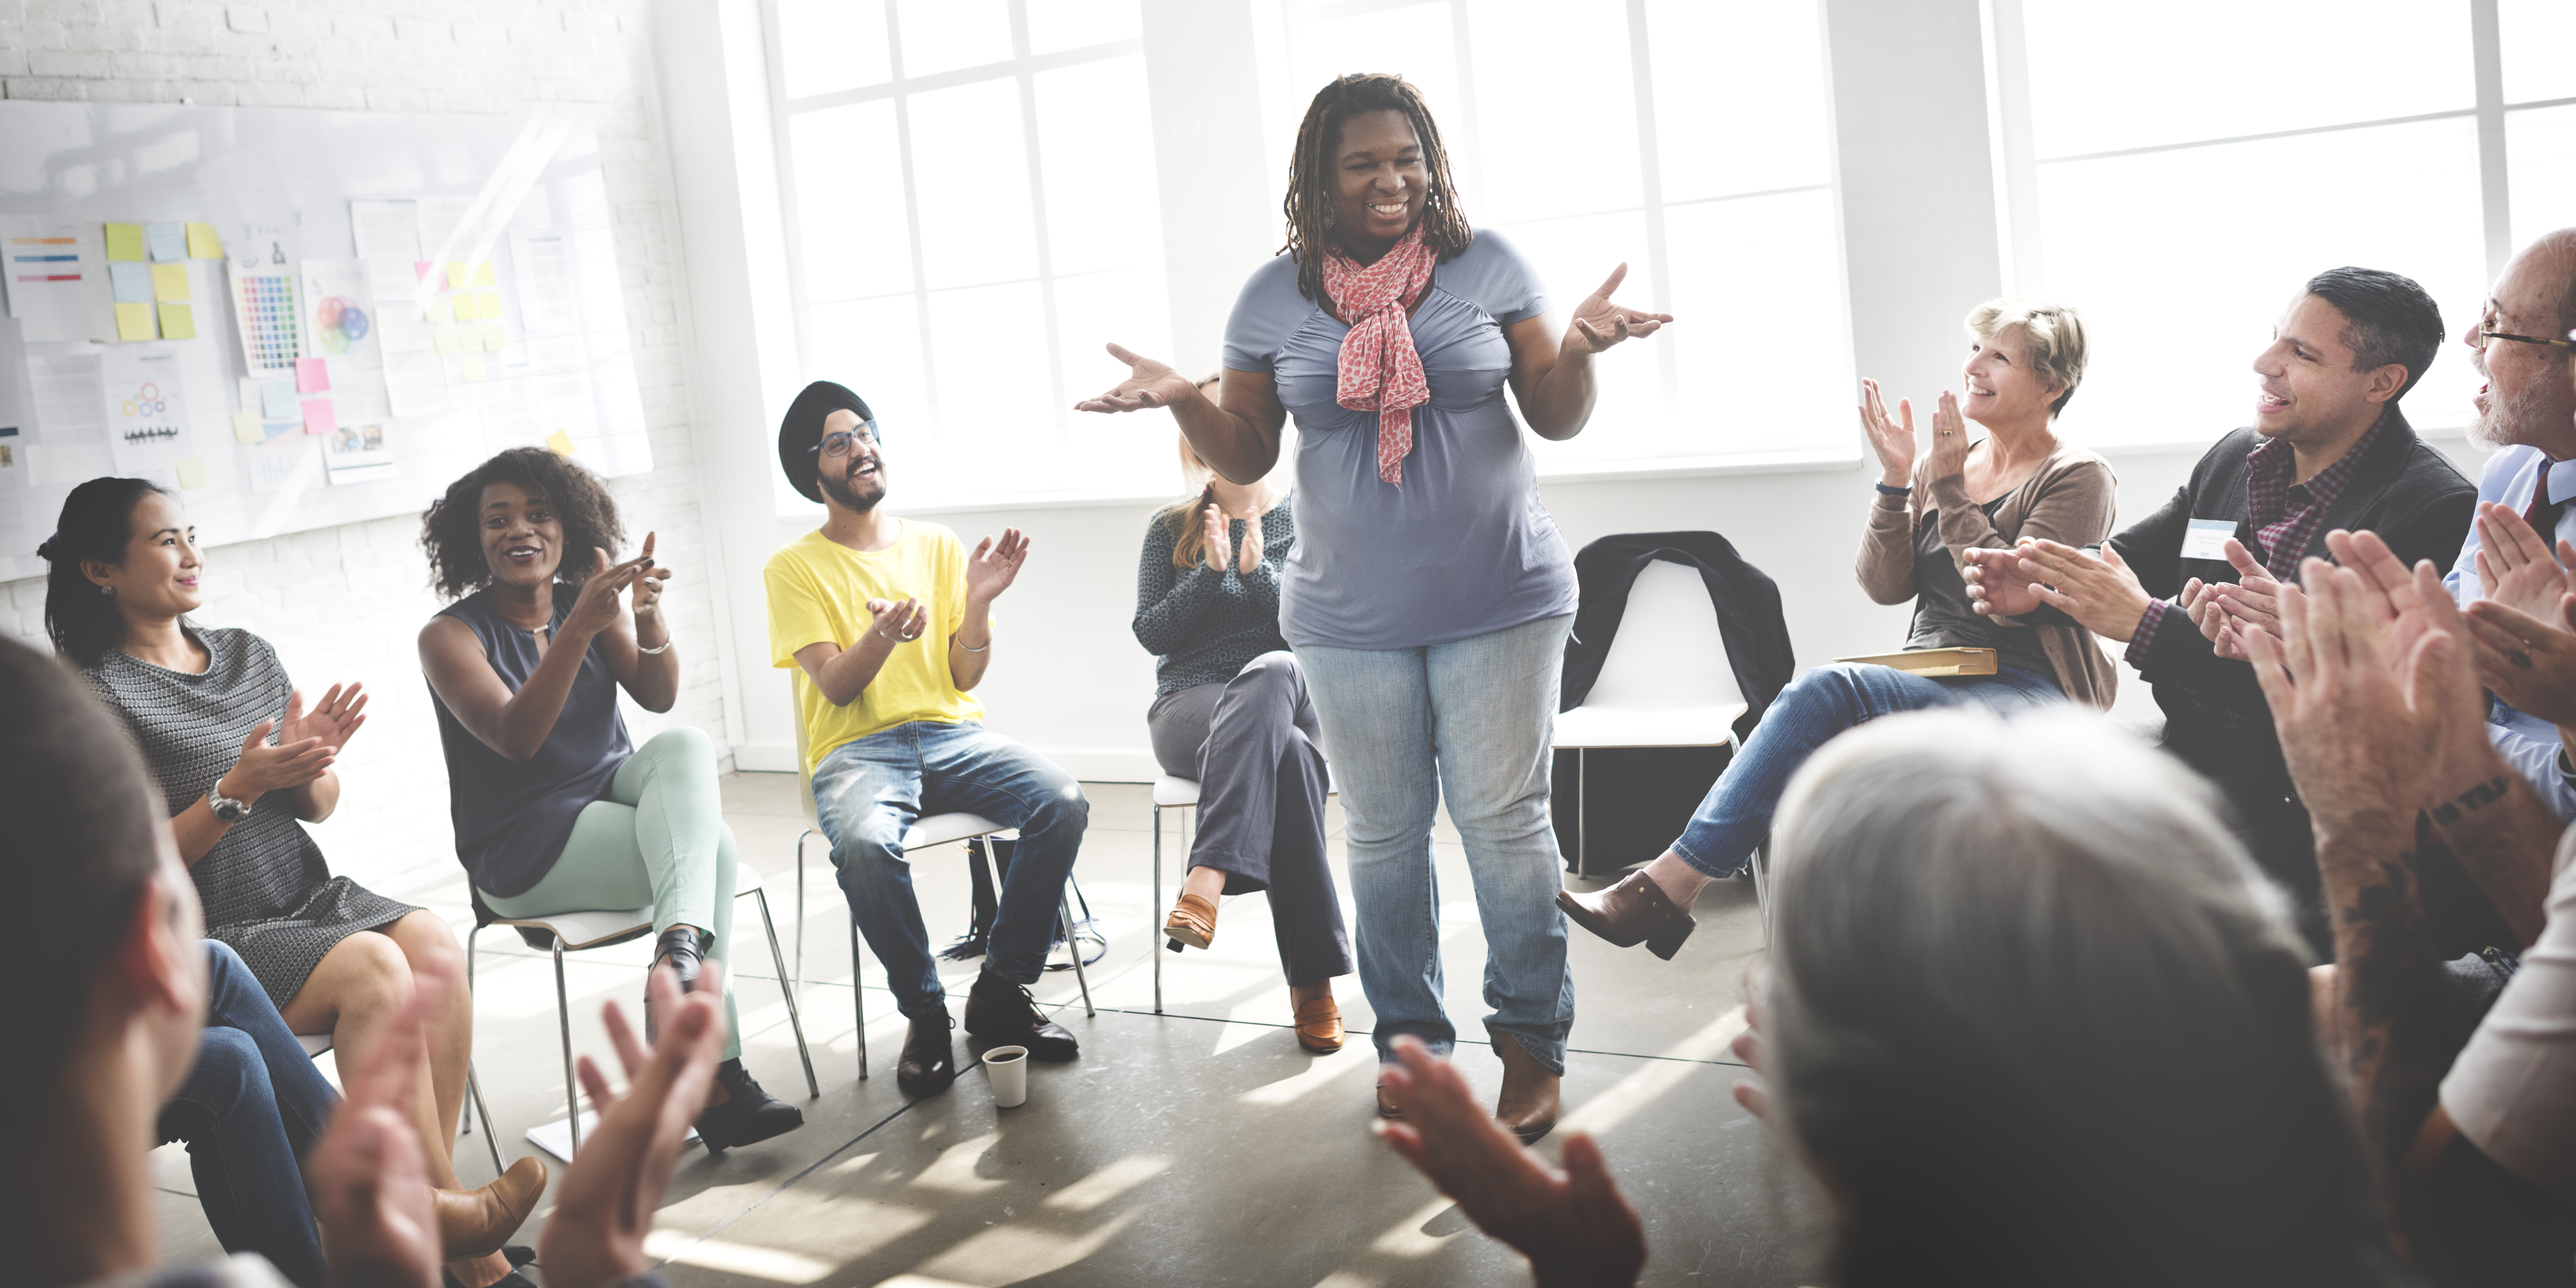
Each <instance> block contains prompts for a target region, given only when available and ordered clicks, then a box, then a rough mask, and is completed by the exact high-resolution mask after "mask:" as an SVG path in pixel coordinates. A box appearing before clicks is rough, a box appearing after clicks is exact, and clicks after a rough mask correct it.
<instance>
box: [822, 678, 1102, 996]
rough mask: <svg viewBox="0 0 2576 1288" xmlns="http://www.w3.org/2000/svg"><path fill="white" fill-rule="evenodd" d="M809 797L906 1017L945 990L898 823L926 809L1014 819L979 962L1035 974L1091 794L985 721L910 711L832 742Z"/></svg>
mask: <svg viewBox="0 0 2576 1288" xmlns="http://www.w3.org/2000/svg"><path fill="white" fill-rule="evenodd" d="M814 807H815V814H816V817H817V818H818V819H819V820H820V821H821V823H822V826H823V835H824V836H826V837H828V838H830V840H831V842H832V866H833V867H835V868H837V869H839V870H840V879H841V892H842V893H843V894H845V895H847V896H849V900H850V915H851V916H853V917H855V918H857V920H858V923H859V934H860V935H862V936H864V937H865V938H866V939H867V941H868V947H869V949H870V950H872V951H874V952H875V953H876V955H877V960H878V961H879V962H881V963H883V964H884V965H885V972H886V984H887V986H888V987H890V988H892V989H893V990H894V995H895V1004H896V1006H897V1007H899V1008H900V1009H901V1010H902V1011H903V1013H904V1014H905V1015H906V1016H921V1015H926V1014H928V1013H929V1012H930V1011H931V1010H932V1009H933V1008H935V1007H942V1006H945V1005H946V1004H947V1003H946V999H947V994H946V992H944V991H943V990H942V989H941V988H940V985H939V971H938V969H937V967H938V963H937V961H936V960H935V959H934V958H933V957H932V956H931V953H930V932H929V931H928V930H927V929H925V928H924V927H923V926H922V923H921V903H920V901H919V900H918V899H916V898H914V897H913V893H912V864H911V863H909V862H907V861H906V860H905V859H904V855H903V834H904V832H905V831H907V830H908V829H910V828H911V826H912V823H913V820H914V819H917V818H919V817H921V816H922V815H924V814H949V813H967V814H981V815H983V816H984V817H986V818H989V819H991V820H993V821H994V822H996V823H999V824H1001V825H1003V826H1004V827H1015V828H1018V829H1019V830H1020V843H1019V844H1018V845H1017V846H1015V847H1013V849H1012V856H1011V867H1010V871H1008V872H1005V873H1003V874H1002V878H1001V881H1002V897H1001V907H1000V909H999V911H998V913H997V914H996V916H995V918H994V921H993V934H992V937H991V938H990V939H989V940H988V941H987V942H986V946H985V955H984V969H985V970H986V971H989V972H991V973H993V974H995V975H999V976H1001V977H1002V978H1004V979H1006V980H1009V981H1010V982H1012V983H1014V984H1034V983H1036V982H1038V977H1039V975H1041V974H1042V973H1044V971H1045V969H1046V956H1047V949H1048V948H1049V947H1050V946H1051V945H1053V944H1054V942H1055V920H1056V904H1057V902H1058V901H1059V900H1061V899H1062V898H1063V897H1064V882H1065V878H1066V877H1067V876H1068V875H1070V874H1071V873H1072V871H1073V859H1074V855H1075V853H1076V852H1077V851H1079V850H1080V849H1081V848H1082V831H1083V829H1084V828H1085V827H1087V826H1089V824H1090V822H1091V802H1090V801H1089V800H1088V799H1086V798H1085V797H1084V796H1083V794H1082V784H1080V783H1077V782H1075V781H1074V780H1073V775H1071V774H1068V773H1066V772H1064V770H1062V769H1060V768H1058V767H1057V766H1056V764H1055V762H1053V761H1051V760H1048V759H1047V758H1046V757H1044V756H1041V755H1039V754H1037V753H1036V752H1034V751H1031V750H1029V749H1028V748H1026V747H1023V746H1021V745H1020V744H1018V743H1016V742H1013V741H1011V740H1010V739H1008V738H1005V737H1003V736H1002V735H1000V734H997V733H993V732H991V731H989V730H987V729H985V728H984V726H982V725H980V724H975V723H971V722H969V723H964V724H942V723H939V722H936V721H930V720H915V721H913V722H911V723H909V724H900V725H896V726H895V727H894V728H892V729H885V730H880V731H878V732H876V733H872V734H869V735H868V736H867V737H865V738H861V739H859V740H857V741H855V742H848V743H843V744H842V745H840V746H838V747H835V748H833V749H832V754H830V755H828V756H825V757H824V758H823V763H822V765H821V766H819V767H817V768H816V769H815V771H814Z"/></svg>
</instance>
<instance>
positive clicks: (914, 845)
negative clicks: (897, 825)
mask: <svg viewBox="0 0 2576 1288" xmlns="http://www.w3.org/2000/svg"><path fill="white" fill-rule="evenodd" d="M1010 830H1011V829H1010V828H1007V827H1004V826H1003V825H1001V824H999V823H996V822H994V821H993V820H991V819H989V818H986V817H984V816H983V815H981V814H962V813H961V814H925V815H922V816H921V817H920V818H917V819H914V820H913V822H912V830H911V831H909V832H906V833H904V834H903V848H904V849H905V850H907V851H910V850H922V849H928V848H929V847H931V846H934V845H946V844H948V843H949V842H951V841H963V840H965V839H966V838H967V837H970V836H991V835H993V834H994V833H996V832H1007V831H1010Z"/></svg>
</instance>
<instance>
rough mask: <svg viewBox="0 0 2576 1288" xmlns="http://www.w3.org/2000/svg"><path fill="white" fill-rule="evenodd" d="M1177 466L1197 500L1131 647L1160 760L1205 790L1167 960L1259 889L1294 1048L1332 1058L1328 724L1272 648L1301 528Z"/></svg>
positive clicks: (1165, 547)
mask: <svg viewBox="0 0 2576 1288" xmlns="http://www.w3.org/2000/svg"><path fill="white" fill-rule="evenodd" d="M1181 468H1182V471H1183V473H1185V474H1186V475H1188V476H1189V477H1191V478H1193V479H1197V480H1199V481H1200V482H1201V484H1202V486H1201V488H1200V490H1199V492H1198V494H1197V495H1196V496H1195V497H1192V498H1191V499H1189V500H1186V501H1183V502H1181V503H1180V504H1178V505H1175V506H1173V507H1171V508H1170V509H1168V510H1165V511H1163V512H1162V513H1161V514H1158V515H1156V516H1154V522H1153V524H1152V525H1151V526H1149V527H1148V528H1147V529H1146V531H1145V549H1144V552H1143V553H1142V554H1141V555H1139V556H1138V558H1137V563H1136V621H1135V631H1136V642H1137V643H1140V644H1142V645H1144V646H1145V648H1146V650H1147V651H1148V652H1151V653H1154V654H1155V655H1156V657H1155V659H1154V676H1155V685H1154V705H1153V706H1152V707H1151V708H1149V709H1148V710H1147V711H1146V713H1145V724H1146V728H1147V729H1148V730H1149V731H1150V732H1151V734H1152V737H1153V743H1154V757H1155V759H1156V760H1158V761H1160V762H1161V764H1162V767H1163V772H1164V773H1167V774H1171V775H1173V776H1175V777H1179V778H1190V779H1196V780H1197V781H1198V784H1199V830H1198V838H1197V840H1196V841H1195V842H1194V843H1192V845H1191V846H1190V861H1189V873H1188V876H1187V877H1186V878H1185V879H1184V880H1183V881H1182V883H1181V897H1180V901H1179V904H1178V906H1176V907H1174V908H1173V909H1172V913H1171V916H1170V918H1169V919H1167V920H1166V921H1165V922H1164V924H1163V933H1164V934H1165V935H1167V936H1170V938H1171V943H1172V947H1173V948H1174V949H1175V950H1177V949H1178V948H1179V947H1180V945H1182V944H1191V945H1195V946H1197V947H1200V948H1205V947H1207V946H1208V944H1209V942H1210V940H1212V939H1213V938H1214V936H1215V935H1216V901H1217V896H1218V895H1219V894H1245V893H1248V892H1250V891H1254V890H1268V891H1269V892H1270V919H1271V925H1272V929H1273V930H1274V931H1275V932H1276V934H1277V937H1278V940H1279V965H1280V968H1281V969H1282V970H1283V971H1284V972H1285V973H1286V974H1287V976H1288V994H1289V1001H1290V1004H1291V1006H1292V1007H1293V1008H1294V1011H1293V1013H1294V1015H1295V1018H1296V1025H1297V1044H1298V1045H1299V1046H1302V1047H1304V1048H1306V1049H1307V1050H1309V1051H1314V1052H1319V1053H1324V1052H1332V1051H1338V1050H1340V1049H1341V1047H1342V1016H1341V1010H1340V1008H1339V1007H1338V1006H1337V1005H1336V1004H1335V1003H1334V1001H1333V977H1334V976H1336V975H1347V974H1350V973H1351V940H1350V935H1349V933H1348V932H1347V931H1345V930H1344V929H1343V926H1342V904H1341V899H1340V897H1339V896H1338V895H1337V894H1336V893H1335V891H1334V889H1333V873H1332V870H1331V869H1330V868H1328V867H1326V866H1325V865H1324V793H1325V790H1326V777H1325V770H1324V751H1323V726H1322V724H1321V723H1320V722H1319V721H1318V720H1317V719H1316V716H1315V707H1314V704H1313V703H1312V702H1310V701H1308V700H1307V697H1306V681H1305V677H1304V675H1303V674H1301V673H1300V672H1299V671H1298V669H1297V658H1296V656H1295V655H1294V654H1292V653H1290V652H1289V651H1288V644H1287V641H1285V640H1283V639H1281V638H1280V637H1279V565H1280V563H1282V562H1283V561H1285V560H1286V559H1287V558H1288V552H1289V550H1290V549H1291V548H1293V547H1294V546H1295V544H1296V541H1297V523H1296V517H1295V515H1294V514H1293V513H1292V512H1291V511H1290V509H1289V507H1288V505H1287V504H1286V498H1283V497H1280V496H1277V495H1275V494H1273V493H1272V492H1271V491H1270V489H1269V487H1268V485H1267V484H1255V485H1252V486H1243V485H1238V484H1234V483H1228V482H1226V481H1225V480H1224V479H1222V478H1219V477H1217V476H1216V473H1215V472H1214V471H1212V470H1210V469H1208V468H1207V467H1206V466H1205V465H1202V464H1200V462H1199V459H1198V457H1197V456H1196V455H1194V454H1193V453H1192V452H1191V451H1190V445H1189V442H1188V440H1186V439H1184V440H1182V442H1181Z"/></svg>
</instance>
